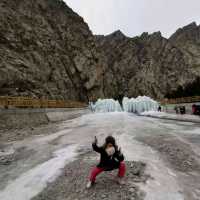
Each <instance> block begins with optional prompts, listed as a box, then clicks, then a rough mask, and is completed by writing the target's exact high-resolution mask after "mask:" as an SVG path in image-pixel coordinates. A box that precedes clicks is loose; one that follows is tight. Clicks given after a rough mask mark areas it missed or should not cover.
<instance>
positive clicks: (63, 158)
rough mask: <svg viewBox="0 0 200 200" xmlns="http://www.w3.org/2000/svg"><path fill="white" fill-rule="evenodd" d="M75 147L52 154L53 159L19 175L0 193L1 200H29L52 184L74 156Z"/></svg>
mask: <svg viewBox="0 0 200 200" xmlns="http://www.w3.org/2000/svg"><path fill="white" fill-rule="evenodd" d="M76 148H77V145H71V146H68V147H66V148H63V149H60V150H58V151H56V152H54V157H53V158H52V159H50V160H48V161H46V162H44V163H42V164H40V165H38V166H36V167H35V168H33V169H31V170H29V171H28V172H25V173H24V174H22V175H20V176H19V177H18V178H17V179H16V180H14V181H12V182H11V183H10V184H8V185H7V187H6V188H5V189H4V190H3V191H0V199H2V200H30V199H31V198H33V197H34V196H36V195H37V194H38V193H39V192H41V191H42V190H43V189H44V188H45V187H46V185H47V183H49V182H53V181H54V180H55V178H56V177H58V176H59V174H60V173H61V169H62V168H63V167H64V166H65V165H66V163H67V162H68V161H72V160H73V159H74V157H75V156H76Z"/></svg>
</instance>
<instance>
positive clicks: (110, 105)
mask: <svg viewBox="0 0 200 200" xmlns="http://www.w3.org/2000/svg"><path fill="white" fill-rule="evenodd" d="M91 108H92V110H93V111H95V112H121V111H122V108H121V106H120V104H119V101H115V100H114V99H98V101H97V102H96V103H95V104H91Z"/></svg>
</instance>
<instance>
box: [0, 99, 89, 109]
mask: <svg viewBox="0 0 200 200" xmlns="http://www.w3.org/2000/svg"><path fill="white" fill-rule="evenodd" d="M86 106H87V104H86V103H83V102H78V101H64V100H48V99H35V98H31V97H0V107H3V108H9V107H15V108H83V107H86Z"/></svg>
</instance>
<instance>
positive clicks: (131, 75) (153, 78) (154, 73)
mask: <svg viewBox="0 0 200 200" xmlns="http://www.w3.org/2000/svg"><path fill="white" fill-rule="evenodd" d="M96 38H97V43H98V45H99V48H100V49H102V54H104V57H105V59H106V63H108V67H107V68H106V71H105V73H104V78H103V80H104V84H105V85H106V87H105V88H106V90H105V92H104V93H105V94H106V96H113V97H116V98H121V96H124V95H126V96H129V97H132V96H138V95H148V96H152V97H154V98H163V97H164V96H165V94H166V93H167V92H169V91H173V90H175V89H176V88H177V86H178V85H184V84H186V83H187V82H190V81H191V80H192V77H193V75H192V72H191V71H190V69H189V65H188V63H187V60H186V59H185V58H184V54H183V52H182V51H180V50H179V49H178V48H176V47H175V46H174V45H173V44H172V43H170V41H169V40H167V39H165V38H163V37H162V36H161V33H160V32H156V33H153V34H151V35H149V34H148V33H143V34H142V35H141V36H140V37H135V38H127V37H126V36H124V35H123V34H122V33H121V32H120V31H117V32H115V33H113V34H111V35H109V36H106V37H103V36H97V37H96ZM108 87H109V89H108Z"/></svg>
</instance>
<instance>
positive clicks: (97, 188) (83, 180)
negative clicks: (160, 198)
mask: <svg viewBox="0 0 200 200" xmlns="http://www.w3.org/2000/svg"><path fill="white" fill-rule="evenodd" d="M92 156H94V154H93V153H89V154H88V153H87V154H86V155H82V156H81V157H80V158H79V159H78V160H76V161H74V162H72V163H70V164H68V165H67V166H66V167H65V169H64V172H63V174H62V175H61V176H60V177H58V178H57V180H56V181H55V182H53V183H50V184H48V186H47V188H46V189H45V190H43V192H42V193H40V194H39V195H38V196H37V197H35V198H33V199H32V200H47V199H48V200H79V199H81V200H88V199H89V200H90V199H91V200H93V199H95V200H102V199H113V200H118V199H123V200H142V199H143V198H144V195H145V194H144V193H143V192H142V191H140V190H139V187H138V186H137V184H136V182H137V183H138V182H141V183H142V182H143V183H145V182H146V180H147V179H148V178H149V176H148V175H146V174H145V167H146V165H145V164H144V163H142V162H134V161H133V162H126V167H127V173H126V177H125V183H126V184H125V185H119V184H117V182H116V180H115V177H116V174H117V171H116V170H115V171H112V172H104V173H102V174H100V175H99V176H98V177H97V181H96V184H95V185H94V186H93V187H92V188H90V189H86V184H87V181H88V175H89V172H90V169H91V168H92V167H93V166H94V165H96V163H95V162H94V160H92V159H90V158H92Z"/></svg>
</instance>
